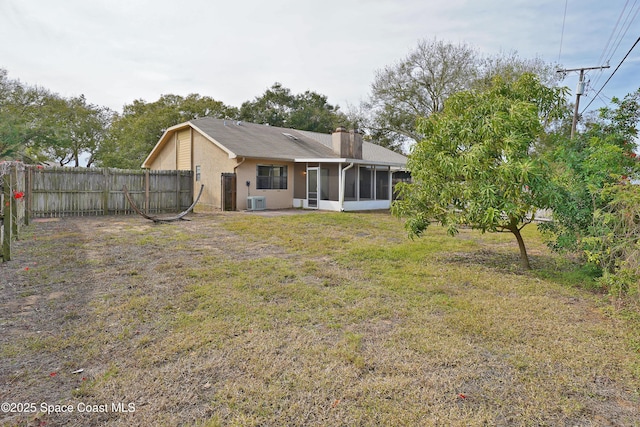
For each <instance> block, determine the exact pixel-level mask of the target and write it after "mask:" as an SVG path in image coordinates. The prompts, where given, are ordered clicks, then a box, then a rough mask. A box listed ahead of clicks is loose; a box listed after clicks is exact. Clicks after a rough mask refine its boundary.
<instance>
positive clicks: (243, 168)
mask: <svg viewBox="0 0 640 427" xmlns="http://www.w3.org/2000/svg"><path fill="white" fill-rule="evenodd" d="M406 162H407V158H406V157H405V156H403V155H401V154H398V153H396V152H393V151H391V150H388V149H386V148H384V147H382V146H380V145H376V144H373V143H370V142H367V141H363V139H362V135H360V134H359V133H357V132H354V131H347V130H346V129H345V128H338V129H337V130H336V131H335V132H334V133H333V134H322V133H317V132H309V131H301V130H295V129H286V128H279V127H274V126H267V125H259V124H254V123H246V122H239V121H232V120H222V119H214V118H210V117H205V118H200V119H195V120H191V121H188V122H186V123H181V124H179V125H175V126H172V127H170V128H169V129H167V130H166V132H165V133H164V134H163V135H162V137H161V138H160V140H159V141H158V143H157V144H156V146H155V147H154V148H153V150H152V151H151V153H149V156H147V158H146V159H145V161H144V163H143V164H142V167H143V168H149V169H160V170H176V169H177V170H191V171H193V177H194V178H193V179H194V181H195V182H194V186H193V187H194V192H197V191H199V189H200V184H204V186H205V187H204V191H203V193H202V196H201V198H200V201H199V203H198V205H197V206H196V211H206V210H218V209H221V210H245V209H260V208H266V209H284V208H305V209H323V210H332V211H343V210H345V211H350V210H372V209H388V208H389V207H390V205H391V201H392V200H393V183H394V182H395V181H394V174H397V175H396V176H395V180H398V179H399V178H400V179H404V178H405V177H406V172H404V171H405V170H406ZM194 196H195V195H194Z"/></svg>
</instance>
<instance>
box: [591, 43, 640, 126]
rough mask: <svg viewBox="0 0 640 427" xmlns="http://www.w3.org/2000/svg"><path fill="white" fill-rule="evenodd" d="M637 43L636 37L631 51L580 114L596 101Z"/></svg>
mask: <svg viewBox="0 0 640 427" xmlns="http://www.w3.org/2000/svg"><path fill="white" fill-rule="evenodd" d="M638 42H640V37H638V38H637V39H636V42H635V43H634V44H633V46H631V49H629V51H628V52H627V54H626V55H625V56H624V58H622V60H621V61H620V63H619V64H618V66H617V67H616V69H615V70H613V73H611V75H610V76H609V78H608V79H607V81H606V82H604V84H603V85H602V87H601V88H600V90H598V92H597V93H596V94H595V96H594V97H593V98H592V99H591V101H590V102H589V103H588V104H587V106H586V107H585V108H584V109H583V110H582V112H581V113H580V114H582V113H584V112H585V111H586V110H587V108H589V106H590V105H591V104H592V103H593V101H594V100H595V99H596V97H597V96H598V95H600V92H602V89H604V87H605V86H606V85H607V83H609V81H610V80H611V78H612V77H613V76H614V75H615V74H616V71H618V70H619V69H620V66H621V65H622V63H623V62H624V61H625V60H626V59H627V57H628V56H629V55H630V54H631V51H632V50H633V49H634V48H635V47H636V45H637V44H638Z"/></svg>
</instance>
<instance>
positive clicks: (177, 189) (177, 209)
mask: <svg viewBox="0 0 640 427" xmlns="http://www.w3.org/2000/svg"><path fill="white" fill-rule="evenodd" d="M180 178H181V174H180V171H179V170H177V171H176V199H177V200H176V205H177V206H176V212H180V211H181V210H182V209H181V207H182V203H180Z"/></svg>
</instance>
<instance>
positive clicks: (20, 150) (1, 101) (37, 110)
mask: <svg viewBox="0 0 640 427" xmlns="http://www.w3.org/2000/svg"><path fill="white" fill-rule="evenodd" d="M54 99H56V96H55V95H53V94H52V93H50V92H49V91H47V90H45V89H43V88H40V87H30V86H27V85H25V84H23V83H21V82H20V81H18V80H13V79H10V78H9V77H8V75H7V71H6V70H3V69H0V159H11V160H23V161H27V162H37V161H43V160H47V159H46V157H45V156H43V155H42V148H43V147H46V146H48V145H51V144H55V139H54V138H53V136H52V133H53V130H52V128H51V126H50V124H49V123H48V122H47V120H45V119H44V115H43V114H42V111H43V110H44V109H45V108H46V107H47V105H49V104H50V103H51V102H52V101H53V100H54Z"/></svg>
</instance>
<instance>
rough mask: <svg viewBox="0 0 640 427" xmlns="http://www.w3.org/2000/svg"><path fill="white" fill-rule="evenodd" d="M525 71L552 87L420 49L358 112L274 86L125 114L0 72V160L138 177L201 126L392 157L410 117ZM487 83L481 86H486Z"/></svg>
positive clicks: (543, 67) (177, 99) (381, 76)
mask: <svg viewBox="0 0 640 427" xmlns="http://www.w3.org/2000/svg"><path fill="white" fill-rule="evenodd" d="M524 71H531V72H534V73H536V74H537V75H540V76H542V77H543V80H544V81H552V80H553V79H554V78H555V76H556V73H555V72H554V67H553V66H551V65H550V64H545V63H544V62H542V61H541V60H538V59H534V60H525V59H521V58H519V57H518V56H517V54H515V53H510V54H499V55H496V56H493V57H486V56H483V55H481V54H479V53H478V51H476V50H475V49H473V48H471V47H469V46H468V45H465V44H452V43H448V42H444V41H439V40H435V39H434V40H431V41H420V42H419V43H418V45H417V47H416V48H415V49H414V50H413V51H411V52H410V54H409V55H408V56H407V57H405V58H403V59H401V60H400V61H399V62H398V63H396V64H394V65H391V66H387V67H385V68H384V69H382V70H379V71H378V72H377V73H376V77H375V80H374V82H372V84H371V93H370V96H369V98H368V99H367V100H366V101H365V102H363V103H362V104H361V105H359V106H348V111H347V112H343V111H342V110H341V109H340V107H339V106H337V105H331V104H329V103H328V100H327V97H326V96H325V95H322V94H319V93H317V92H314V91H306V92H304V93H299V94H294V93H292V92H291V90H290V89H288V88H286V87H284V86H283V85H282V84H281V83H277V82H276V83H274V84H273V85H272V86H271V87H270V88H268V89H267V90H266V91H265V92H264V93H263V94H261V95H259V96H257V97H255V98H254V99H253V100H249V101H246V102H244V103H242V105H241V106H240V108H237V107H233V106H229V105H225V104H224V103H223V102H220V101H217V100H215V99H213V98H211V97H209V96H202V95H199V94H191V95H188V96H186V97H184V96H180V95H162V96H161V97H160V98H159V99H158V100H156V101H152V102H147V101H144V100H135V101H133V103H131V104H127V105H124V106H123V110H122V112H115V111H112V110H110V109H108V108H106V107H101V106H98V105H95V104H91V103H89V102H88V101H87V100H86V99H85V97H84V96H79V97H72V98H64V97H61V96H59V95H57V94H55V93H53V92H51V91H49V90H48V89H46V88H42V87H35V86H29V85H27V84H25V83H22V82H20V81H19V80H12V79H9V77H8V75H7V71H6V70H3V69H0V119H1V124H0V127H1V128H0V159H7V158H17V159H22V160H25V161H28V162H45V161H47V162H52V163H55V164H59V165H70V166H79V165H80V163H81V159H83V160H84V161H83V162H82V163H83V165H86V166H92V165H97V166H107V167H118V168H139V167H140V164H141V163H142V161H143V160H144V158H145V157H146V155H147V154H148V153H149V152H150V151H151V149H152V148H153V146H154V145H155V143H156V142H157V141H158V140H159V139H160V137H161V136H162V133H163V132H164V131H165V130H166V129H167V128H168V127H170V126H173V125H175V124H178V123H181V122H184V121H187V120H191V119H195V118H199V117H214V118H225V119H232V120H244V121H248V122H253V123H264V124H269V125H271V126H281V127H288V128H294V129H301V130H309V131H315V132H322V133H330V132H331V131H332V130H334V129H335V128H336V127H338V126H340V125H347V126H350V127H357V128H359V129H360V130H361V131H362V132H363V133H364V134H365V137H366V138H367V139H368V140H370V141H372V142H374V143H378V144H380V145H383V146H386V147H388V148H390V149H392V150H395V151H399V152H408V150H409V148H410V147H411V145H413V144H414V143H415V142H417V141H418V140H419V139H420V138H421V134H420V132H419V131H418V129H417V118H418V117H427V116H429V115H431V114H433V113H434V112H437V111H440V110H441V109H442V106H443V105H444V101H445V100H446V99H447V98H448V97H449V96H451V95H452V94H454V93H456V92H459V91H461V90H464V89H468V88H470V87H473V86H477V85H482V84H486V82H487V81H490V79H491V77H492V76H493V75H497V74H519V73H520V74H521V73H522V72H524ZM483 82H484V83H483Z"/></svg>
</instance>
